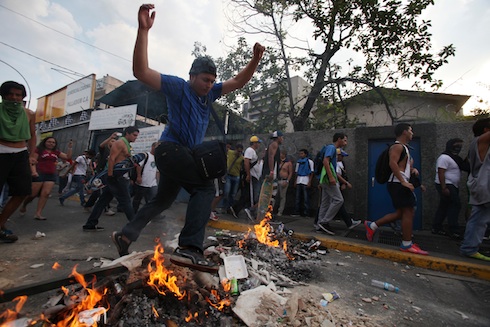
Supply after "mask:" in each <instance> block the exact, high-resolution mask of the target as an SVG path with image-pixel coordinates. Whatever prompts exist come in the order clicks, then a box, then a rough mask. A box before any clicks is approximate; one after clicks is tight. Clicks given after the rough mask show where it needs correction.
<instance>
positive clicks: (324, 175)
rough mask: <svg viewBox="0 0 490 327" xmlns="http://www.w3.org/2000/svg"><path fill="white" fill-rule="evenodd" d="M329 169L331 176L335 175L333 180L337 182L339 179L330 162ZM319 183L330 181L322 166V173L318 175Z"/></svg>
mask: <svg viewBox="0 0 490 327" xmlns="http://www.w3.org/2000/svg"><path fill="white" fill-rule="evenodd" d="M330 171H331V172H332V175H333V177H335V181H336V182H337V183H338V182H339V179H338V177H337V172H336V170H335V169H334V168H333V165H332V163H330ZM320 184H330V181H329V179H328V175H327V171H326V170H325V167H323V168H322V173H321V175H320Z"/></svg>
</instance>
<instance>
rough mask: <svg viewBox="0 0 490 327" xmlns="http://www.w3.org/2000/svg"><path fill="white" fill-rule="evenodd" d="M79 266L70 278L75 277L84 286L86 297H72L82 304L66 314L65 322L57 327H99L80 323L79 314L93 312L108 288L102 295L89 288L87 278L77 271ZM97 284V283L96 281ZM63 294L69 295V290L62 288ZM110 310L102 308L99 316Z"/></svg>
mask: <svg viewBox="0 0 490 327" xmlns="http://www.w3.org/2000/svg"><path fill="white" fill-rule="evenodd" d="M76 268H77V266H76V265H75V267H73V270H72V273H71V275H70V276H73V277H75V280H76V281H77V282H78V283H79V284H80V285H82V287H83V288H84V290H85V292H86V294H85V295H84V296H72V299H78V300H79V301H80V302H79V303H78V304H77V305H76V306H75V307H74V308H73V309H72V310H71V311H70V312H68V313H67V314H66V316H65V317H64V318H63V320H61V321H59V322H58V323H57V324H56V325H53V326H56V327H97V322H95V323H94V324H92V325H90V326H87V324H85V323H81V322H79V319H78V314H79V313H81V312H83V311H86V310H92V309H94V308H95V306H96V305H97V304H98V303H99V302H100V301H101V300H102V298H103V297H104V295H105V294H106V293H107V288H104V290H103V291H102V293H99V292H97V291H96V290H94V289H90V288H88V283H87V282H86V281H85V278H84V277H83V275H81V274H79V273H77V270H76ZM94 282H95V281H94ZM62 289H63V292H65V294H68V289H67V288H64V287H62ZM107 310H108V309H105V308H102V307H101V308H100V310H99V311H98V313H99V314H103V313H105V312H106V311H107Z"/></svg>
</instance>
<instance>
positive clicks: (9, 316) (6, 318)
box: [0, 295, 27, 326]
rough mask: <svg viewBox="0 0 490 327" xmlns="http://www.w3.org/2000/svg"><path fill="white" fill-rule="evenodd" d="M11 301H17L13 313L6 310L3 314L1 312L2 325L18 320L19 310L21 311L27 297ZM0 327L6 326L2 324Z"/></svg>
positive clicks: (19, 297) (23, 296)
mask: <svg viewBox="0 0 490 327" xmlns="http://www.w3.org/2000/svg"><path fill="white" fill-rule="evenodd" d="M12 301H18V302H17V304H16V305H15V309H14V310H15V311H13V310H10V309H7V310H5V311H4V312H2V314H0V321H3V322H4V323H7V322H10V321H14V320H16V319H17V318H18V314H19V312H20V310H21V309H22V307H23V306H24V304H25V303H26V301H27V296H25V295H22V296H18V297H16V298H15V299H13V300H12ZM1 326H7V325H6V324H5V325H4V324H2V325H1Z"/></svg>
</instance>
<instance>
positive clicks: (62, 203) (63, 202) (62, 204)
mask: <svg viewBox="0 0 490 327" xmlns="http://www.w3.org/2000/svg"><path fill="white" fill-rule="evenodd" d="M58 200H60V204H61V206H64V205H65V199H63V198H58Z"/></svg>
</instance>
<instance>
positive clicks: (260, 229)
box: [238, 205, 294, 260]
mask: <svg viewBox="0 0 490 327" xmlns="http://www.w3.org/2000/svg"><path fill="white" fill-rule="evenodd" d="M272 209H273V208H272V206H271V205H269V207H268V210H267V213H266V214H265V216H264V219H262V221H260V223H258V224H256V225H254V231H255V236H256V238H257V241H258V242H259V243H262V244H265V245H268V246H272V247H279V246H280V245H279V244H280V242H279V240H271V233H272V232H273V228H272V227H271V225H270V224H269V221H270V220H272ZM250 233H251V230H250V229H249V230H248V232H247V234H246V235H245V238H244V239H243V240H239V241H238V246H239V247H241V248H243V247H244V245H245V240H246V239H247V238H248V237H249V235H250ZM282 249H283V251H284V253H285V254H286V256H287V257H288V258H289V260H294V257H293V256H292V255H290V254H289V253H288V244H287V242H286V241H283V243H282Z"/></svg>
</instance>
